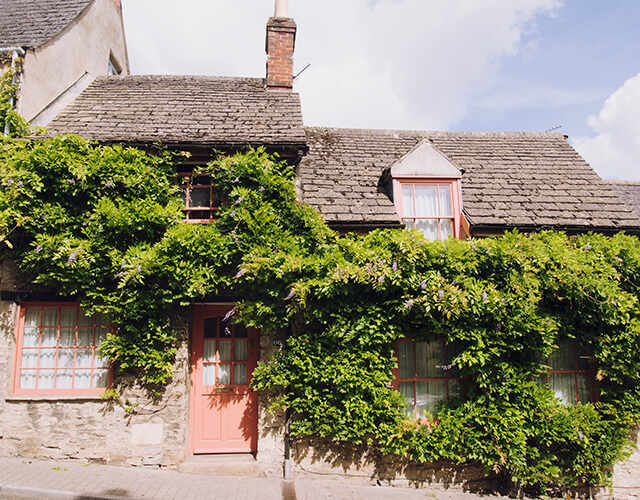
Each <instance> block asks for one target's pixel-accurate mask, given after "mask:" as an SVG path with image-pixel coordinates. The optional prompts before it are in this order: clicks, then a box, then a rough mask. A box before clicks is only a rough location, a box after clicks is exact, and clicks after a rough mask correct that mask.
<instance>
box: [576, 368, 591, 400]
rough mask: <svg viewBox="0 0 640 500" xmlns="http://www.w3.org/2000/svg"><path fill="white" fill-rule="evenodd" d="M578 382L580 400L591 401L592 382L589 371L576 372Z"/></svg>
mask: <svg viewBox="0 0 640 500" xmlns="http://www.w3.org/2000/svg"><path fill="white" fill-rule="evenodd" d="M576 379H577V382H578V401H579V402H580V403H588V402H589V401H591V382H590V380H589V374H588V373H576Z"/></svg>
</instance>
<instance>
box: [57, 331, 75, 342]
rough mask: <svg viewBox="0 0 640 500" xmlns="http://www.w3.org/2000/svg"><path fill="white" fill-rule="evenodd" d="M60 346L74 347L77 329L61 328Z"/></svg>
mask: <svg viewBox="0 0 640 500" xmlns="http://www.w3.org/2000/svg"><path fill="white" fill-rule="evenodd" d="M58 345H63V346H73V345H76V329H75V328H67V327H65V328H60V340H59V341H58Z"/></svg>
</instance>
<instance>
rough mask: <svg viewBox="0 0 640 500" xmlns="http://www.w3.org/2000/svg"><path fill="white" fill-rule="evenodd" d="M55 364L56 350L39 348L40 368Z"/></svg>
mask: <svg viewBox="0 0 640 500" xmlns="http://www.w3.org/2000/svg"><path fill="white" fill-rule="evenodd" d="M54 366H56V350H55V349H40V368H53V367H54Z"/></svg>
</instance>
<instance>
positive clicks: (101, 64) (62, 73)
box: [17, 0, 129, 120]
mask: <svg viewBox="0 0 640 500" xmlns="http://www.w3.org/2000/svg"><path fill="white" fill-rule="evenodd" d="M110 55H111V57H112V58H113V60H114V61H115V62H116V63H117V65H118V67H119V69H121V70H122V74H123V75H126V74H129V60H128V57H127V49H126V42H125V37H124V26H123V23H122V16H121V14H120V10H119V9H118V7H117V6H116V4H115V3H114V1H113V0H94V1H93V2H92V3H91V4H90V5H89V7H87V8H86V9H85V11H84V12H83V13H82V14H81V15H80V16H79V17H78V18H77V19H76V20H74V21H73V22H72V23H71V24H70V25H69V26H67V28H66V29H65V30H64V31H63V32H62V33H60V34H59V35H58V36H56V37H55V38H53V39H52V40H50V41H49V42H47V43H46V44H44V45H42V46H41V47H37V48H36V49H29V50H28V51H27V53H26V55H25V62H24V68H23V74H22V85H21V92H20V98H19V101H18V106H17V110H18V112H19V113H20V114H21V115H22V116H23V117H24V118H26V119H27V120H31V119H33V117H34V116H36V115H37V114H38V113H39V112H40V111H41V110H42V109H43V108H45V107H46V106H47V105H48V104H49V103H50V102H51V101H53V100H54V99H55V98H56V97H58V96H59V95H60V94H61V93H62V92H64V91H65V90H66V89H67V88H68V87H70V86H71V85H72V84H73V83H74V82H75V81H76V80H78V78H80V77H81V76H82V75H83V74H84V73H89V74H91V75H93V76H99V75H106V74H107V70H108V65H109V57H110Z"/></svg>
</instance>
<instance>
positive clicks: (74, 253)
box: [67, 250, 77, 264]
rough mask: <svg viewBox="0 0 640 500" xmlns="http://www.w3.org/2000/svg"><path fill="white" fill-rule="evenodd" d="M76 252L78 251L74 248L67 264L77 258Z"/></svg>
mask: <svg viewBox="0 0 640 500" xmlns="http://www.w3.org/2000/svg"><path fill="white" fill-rule="evenodd" d="M76 253H77V251H76V250H74V251H73V252H71V255H69V259H68V260H67V264H71V263H72V262H73V261H74V260H75V258H76Z"/></svg>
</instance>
